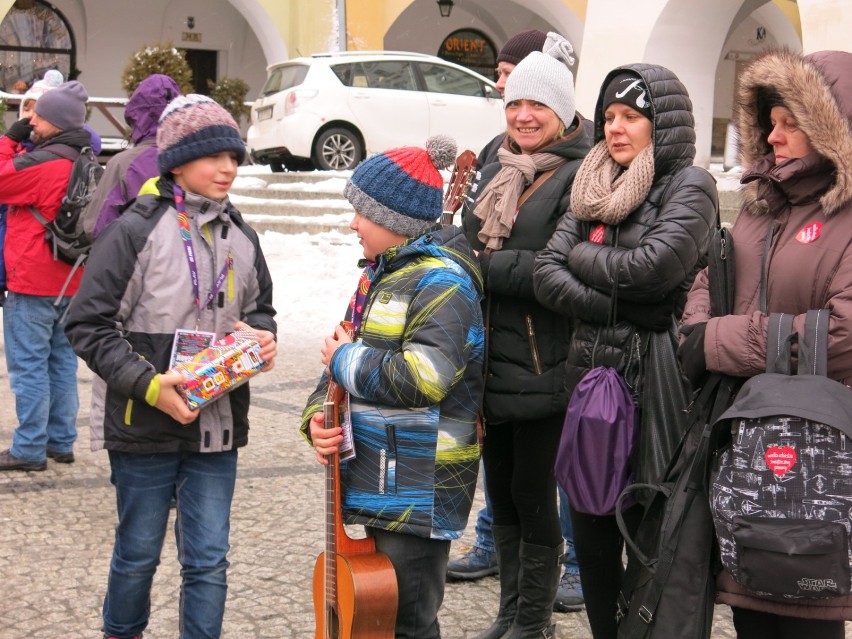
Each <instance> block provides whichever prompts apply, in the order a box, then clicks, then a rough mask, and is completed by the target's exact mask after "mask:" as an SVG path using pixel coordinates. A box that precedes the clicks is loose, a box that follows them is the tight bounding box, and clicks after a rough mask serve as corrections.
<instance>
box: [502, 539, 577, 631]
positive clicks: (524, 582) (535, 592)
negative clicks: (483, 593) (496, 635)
mask: <svg viewBox="0 0 852 639" xmlns="http://www.w3.org/2000/svg"><path fill="white" fill-rule="evenodd" d="M561 571H562V544H559V545H558V546H557V547H556V548H548V547H547V546H536V545H534V544H527V543H524V542H521V572H520V576H519V578H518V579H519V581H518V612H517V614H516V615H515V621H514V622H513V623H512V625H511V627H510V628H509V631H508V632H507V633H506V634H504V635H503V636H502V639H553V638H554V637H555V636H556V625H555V624H552V623H551V622H550V615H551V613H552V612H553V600H554V599H555V598H556V589H557V588H558V587H559V575H560V573H561Z"/></svg>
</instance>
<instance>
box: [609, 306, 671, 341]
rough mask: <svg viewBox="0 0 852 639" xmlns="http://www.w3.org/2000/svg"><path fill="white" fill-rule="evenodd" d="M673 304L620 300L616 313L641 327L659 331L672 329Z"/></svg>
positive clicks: (622, 318) (620, 317) (621, 318)
mask: <svg viewBox="0 0 852 639" xmlns="http://www.w3.org/2000/svg"><path fill="white" fill-rule="evenodd" d="M673 312H674V309H672V307H671V304H668V303H666V302H663V303H662V304H635V303H633V302H625V301H622V300H619V301H618V306H617V308H616V315H617V316H618V319H620V320H624V321H626V322H630V323H631V324H634V325H635V326H638V327H639V328H645V329H648V330H650V331H654V332H656V333H659V332H661V331H665V330H668V329H670V328H671V327H672V326H673V325H674V322H673V321H672V314H673Z"/></svg>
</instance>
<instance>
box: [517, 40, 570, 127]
mask: <svg viewBox="0 0 852 639" xmlns="http://www.w3.org/2000/svg"><path fill="white" fill-rule="evenodd" d="M572 53H574V47H572V46H571V43H570V42H568V40H566V39H565V38H563V37H562V36H561V35H559V34H558V33H553V32H550V33H548V34H547V40H545V42H544V47H543V48H542V50H541V51H533V52H532V53H530V54H529V55H528V56H527V57H526V58H524V59H523V60H521V61H520V62H519V63H518V66H516V67H515V69H514V70H513V71H512V74H511V75H510V76H509V79H508V80H506V92H505V100H506V104H508V103H509V102H512V101H514V100H535V101H536V102H541V103H542V104H544V105H546V106H548V107H550V108H551V109H552V110H553V111H554V112H555V113H556V115H558V116H559V119H560V120H562V124H563V125H565V126H569V125H570V124H571V122H573V121H574V114H575V113H576V105H575V102H574V75H573V74H572V73H571V70H570V68H569V67H571V66H573V64H574V56H572V55H571V54H572Z"/></svg>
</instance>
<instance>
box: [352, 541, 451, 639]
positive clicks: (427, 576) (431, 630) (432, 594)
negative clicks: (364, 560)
mask: <svg viewBox="0 0 852 639" xmlns="http://www.w3.org/2000/svg"><path fill="white" fill-rule="evenodd" d="M367 531H368V534H369V535H371V536H372V537H373V538H374V539H375V540H376V550H378V551H379V552H383V553H385V554H386V555H387V556H388V559H390V562H391V564H393V567H394V570H395V571H396V581H397V587H398V589H399V610H398V612H397V615H396V629H395V637H396V639H440V637H441V628H440V626H439V624H438V610H439V609H440V608H441V603H443V601H444V584H445V582H446V580H447V562H448V561H449V558H450V542H449V540H444V539H426V538H425V537H415V536H414V535H406V534H403V533H396V532H389V531H387V530H381V529H379V528H368V529H367Z"/></svg>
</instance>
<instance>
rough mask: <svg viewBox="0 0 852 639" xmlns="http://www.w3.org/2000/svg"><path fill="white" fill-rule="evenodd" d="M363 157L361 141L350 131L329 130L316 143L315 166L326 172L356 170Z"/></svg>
mask: <svg viewBox="0 0 852 639" xmlns="http://www.w3.org/2000/svg"><path fill="white" fill-rule="evenodd" d="M363 155H364V151H363V150H362V149H361V141H360V140H359V139H358V137H357V136H356V135H355V134H354V133H352V131H350V130H349V129H343V128H334V129H328V130H327V131H323V132H322V133H321V134H320V136H319V137H318V138H317V141H316V142H315V143H314V164H315V165H316V167H317V168H318V169H320V170H324V171H345V170H348V169H354V168H355V167H356V166H357V165H358V163H359V162H360V161H361V160H362V159H363Z"/></svg>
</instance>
